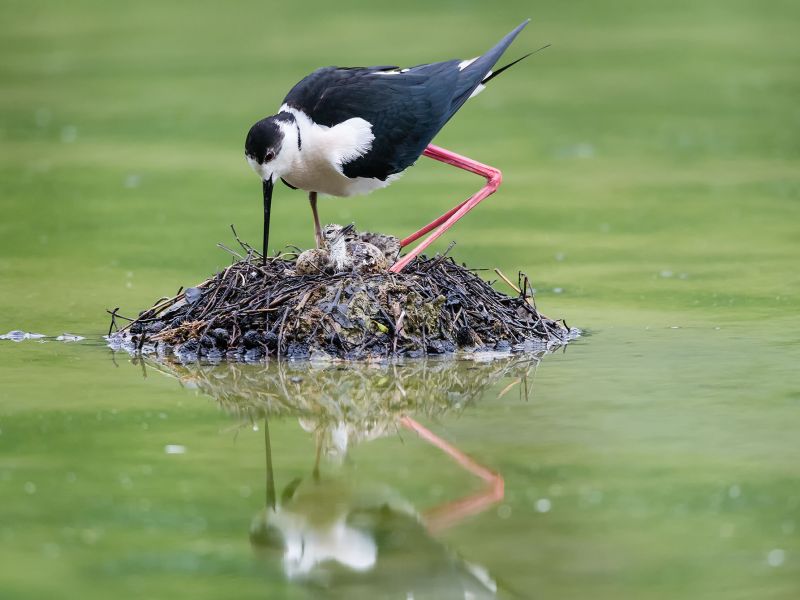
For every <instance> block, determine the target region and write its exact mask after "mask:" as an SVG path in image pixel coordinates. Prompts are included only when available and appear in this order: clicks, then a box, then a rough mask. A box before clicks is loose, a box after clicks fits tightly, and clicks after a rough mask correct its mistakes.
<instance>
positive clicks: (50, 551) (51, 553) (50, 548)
mask: <svg viewBox="0 0 800 600" xmlns="http://www.w3.org/2000/svg"><path fill="white" fill-rule="evenodd" d="M42 554H44V555H45V556H46V557H47V558H58V557H59V556H61V548H60V547H59V545H58V544H54V543H53V542H48V543H46V544H44V545H43V546H42Z"/></svg>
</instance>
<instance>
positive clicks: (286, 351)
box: [109, 244, 577, 362]
mask: <svg viewBox="0 0 800 600" xmlns="http://www.w3.org/2000/svg"><path fill="white" fill-rule="evenodd" d="M243 247H244V248H245V250H246V256H241V255H238V254H236V253H233V252H232V251H231V252H232V253H233V254H235V255H236V256H237V258H238V260H237V261H236V262H234V263H233V264H231V265H230V266H229V267H227V268H226V269H225V270H223V271H222V272H220V273H218V274H216V275H215V276H213V277H211V278H209V279H207V280H206V281H203V282H202V283H200V284H198V285H197V286H195V287H193V288H188V289H186V290H185V291H179V293H178V294H177V295H176V296H174V297H172V298H162V299H160V300H158V301H157V302H156V303H155V304H154V305H153V307H152V308H150V309H148V310H145V311H143V312H142V313H140V315H139V316H138V317H137V318H136V319H125V317H122V316H121V315H119V313H118V312H117V309H115V310H113V311H109V313H111V321H112V322H111V326H110V328H109V342H110V344H111V345H112V346H113V347H117V348H123V349H126V350H128V351H131V352H145V353H146V352H156V353H158V354H161V355H165V356H169V355H174V356H175V357H176V358H178V359H179V360H181V361H184V362H186V361H195V360H198V359H203V360H209V361H216V360H223V359H229V360H242V361H258V360H262V359H264V358H265V357H289V358H318V357H319V358H325V357H330V358H343V359H355V360H358V359H374V358H386V357H393V356H408V357H419V356H423V355H426V354H447V353H453V352H456V351H479V350H494V351H506V352H523V351H530V350H536V349H541V348H542V347H543V346H545V347H552V346H553V345H560V344H564V343H566V342H567V341H569V340H570V339H572V338H573V337H574V336H575V335H576V334H577V331H576V330H571V329H570V328H569V327H567V325H566V323H564V322H563V321H556V320H553V319H549V318H547V317H545V316H544V315H542V314H540V313H539V312H538V310H537V309H536V304H535V302H534V300H533V290H532V288H531V286H530V284H529V282H528V278H527V277H526V276H525V275H523V274H521V273H520V274H519V279H518V285H516V286H514V285H513V284H512V283H511V282H508V280H506V281H507V283H509V284H510V285H511V286H512V287H514V288H515V289H516V290H518V291H519V294H518V295H516V296H507V295H505V294H503V293H501V292H499V291H498V290H496V289H494V288H493V287H492V285H491V284H489V283H488V282H486V281H484V280H483V279H481V278H480V277H479V276H478V275H477V274H476V273H475V271H473V270H470V269H468V268H466V267H465V266H460V265H458V264H456V262H455V261H454V260H453V259H452V258H449V257H447V256H436V257H434V258H426V257H424V256H423V257H420V258H418V259H416V260H414V261H412V262H411V263H410V264H409V265H408V266H407V267H406V268H405V269H404V271H403V272H402V273H391V272H388V271H385V270H383V271H380V272H366V273H365V272H359V271H358V270H355V269H349V270H347V271H343V272H333V273H331V272H319V273H311V274H309V273H305V274H298V272H297V270H296V269H295V267H296V261H297V255H296V254H283V255H280V256H276V257H271V258H267V260H266V261H264V260H263V258H262V257H261V255H260V254H259V253H257V252H255V251H254V250H253V249H252V248H251V247H250V246H247V245H246V244H243ZM501 276H502V274H501ZM504 279H505V278H504ZM118 319H123V320H127V321H128V323H127V324H126V325H125V326H124V327H122V328H119V327H118Z"/></svg>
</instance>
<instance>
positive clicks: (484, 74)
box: [450, 19, 531, 116]
mask: <svg viewBox="0 0 800 600" xmlns="http://www.w3.org/2000/svg"><path fill="white" fill-rule="evenodd" d="M530 21H531V20H530V19H525V21H523V22H522V23H520V24H519V25H517V26H516V27H515V28H514V29H513V30H512V31H511V32H509V33H508V34H506V36H505V37H504V38H503V39H502V40H500V41H499V42H497V43H496V44H495V45H494V46H493V47H492V48H490V49H489V50H488V51H487V52H485V53H484V54H482V55H481V56H479V57H478V58H476V59H475V60H474V61H473V62H472V63H470V64H469V65H467V66H466V67H464V68H463V69H462V71H461V73H460V74H459V82H458V90H457V92H456V94H455V95H454V97H453V101H452V104H451V106H450V111H451V112H450V115H451V116H452V115H453V114H455V112H456V111H457V110H458V109H459V108H461V106H462V105H463V104H464V102H466V101H467V99H468V98H469V97H470V96H471V95H472V93H473V92H474V91H475V89H476V88H477V87H478V86H479V85H482V84H484V83H485V82H486V81H489V79H492V77H495V76H496V75H498V74H499V72H500V71H503V70H505V69H507V68H508V67H510V66H511V65H513V64H514V63H511V64H510V65H506V66H505V67H503V68H502V69H500V70H499V71H498V72H497V73H491V74H490V73H489V71H490V70H491V69H492V67H494V65H495V63H497V61H498V60H500V57H501V56H502V55H503V52H505V51H506V49H507V48H508V47H509V46H510V45H511V42H513V41H514V38H516V37H517V35H519V32H520V31H522V30H523V29H524V28H525V26H526V25H527V24H528V23H530ZM522 58H525V57H524V56H523V57H522ZM519 60H522V59H519ZM519 60H517V61H514V62H519Z"/></svg>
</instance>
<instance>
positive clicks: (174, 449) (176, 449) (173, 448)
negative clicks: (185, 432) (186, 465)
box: [164, 444, 186, 454]
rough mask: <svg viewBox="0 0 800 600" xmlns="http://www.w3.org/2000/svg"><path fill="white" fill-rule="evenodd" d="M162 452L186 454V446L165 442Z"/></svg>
mask: <svg viewBox="0 0 800 600" xmlns="http://www.w3.org/2000/svg"><path fill="white" fill-rule="evenodd" d="M164 452H166V453H167V454H186V446H181V445H180V444H167V445H166V446H164Z"/></svg>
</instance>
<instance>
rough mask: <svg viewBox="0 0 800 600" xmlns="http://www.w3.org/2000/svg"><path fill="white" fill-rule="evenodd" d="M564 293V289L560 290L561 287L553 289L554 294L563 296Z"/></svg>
mask: <svg viewBox="0 0 800 600" xmlns="http://www.w3.org/2000/svg"><path fill="white" fill-rule="evenodd" d="M563 292H564V288H560V287H554V288H553V293H554V294H561V293H563Z"/></svg>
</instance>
